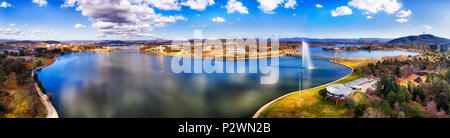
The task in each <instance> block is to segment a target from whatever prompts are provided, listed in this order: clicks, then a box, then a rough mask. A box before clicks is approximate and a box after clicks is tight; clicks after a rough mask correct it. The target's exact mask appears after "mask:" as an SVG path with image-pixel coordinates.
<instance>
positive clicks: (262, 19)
mask: <svg viewBox="0 0 450 138" xmlns="http://www.w3.org/2000/svg"><path fill="white" fill-rule="evenodd" d="M97 1H98V3H96V2H97ZM449 15H450V1H448V0H133V1H131V0H0V39H26V40H106V39H154V38H163V39H190V38H192V37H193V32H194V30H196V29H201V30H202V31H203V37H204V38H255V37H270V36H273V35H277V36H279V37H314V38H360V37H361V38H369V37H370V38H374V37H376V38H396V37H402V36H407V35H417V34H420V33H422V31H425V32H426V33H431V34H435V35H437V36H441V37H446V38H450V33H449V32H450V25H449V24H450V16H449ZM76 24H78V25H76Z"/></svg>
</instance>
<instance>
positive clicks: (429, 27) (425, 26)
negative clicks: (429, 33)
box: [423, 25, 431, 29]
mask: <svg viewBox="0 0 450 138" xmlns="http://www.w3.org/2000/svg"><path fill="white" fill-rule="evenodd" d="M423 28H425V29H431V26H428V25H423Z"/></svg>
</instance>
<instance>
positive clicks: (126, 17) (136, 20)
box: [61, 0, 187, 39]
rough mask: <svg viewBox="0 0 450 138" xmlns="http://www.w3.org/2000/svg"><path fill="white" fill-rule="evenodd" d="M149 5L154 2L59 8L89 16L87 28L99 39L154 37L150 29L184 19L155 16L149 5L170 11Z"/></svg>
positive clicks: (108, 1) (105, 1) (73, 3)
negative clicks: (103, 37)
mask: <svg viewBox="0 0 450 138" xmlns="http://www.w3.org/2000/svg"><path fill="white" fill-rule="evenodd" d="M162 3H164V2H162ZM168 3H170V2H168ZM168 3H165V4H168ZM152 4H156V3H151V1H144V0H66V1H65V3H64V4H63V5H61V7H63V8H65V7H76V10H77V11H81V14H82V15H83V16H87V17H89V20H90V21H92V22H93V23H92V25H91V26H92V27H93V28H95V29H96V30H97V32H98V33H99V34H98V35H99V36H107V35H116V36H120V37H130V38H131V37H154V36H155V35H153V34H150V31H152V30H153V28H160V27H164V26H165V25H166V24H167V23H174V22H176V21H177V20H187V19H186V18H184V17H183V16H164V15H162V14H161V13H156V12H155V10H154V9H153V8H152V7H151V6H154V7H156V8H158V7H159V8H162V9H164V8H165V9H172V8H168V7H164V6H162V5H158V7H157V6H155V5H152ZM150 39H154V38H150Z"/></svg>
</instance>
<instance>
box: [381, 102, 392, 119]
mask: <svg viewBox="0 0 450 138" xmlns="http://www.w3.org/2000/svg"><path fill="white" fill-rule="evenodd" d="M381 111H383V113H384V114H385V115H387V116H392V109H391V106H390V105H389V103H388V102H386V101H384V102H383V104H382V105H381Z"/></svg>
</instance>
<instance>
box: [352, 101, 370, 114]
mask: <svg viewBox="0 0 450 138" xmlns="http://www.w3.org/2000/svg"><path fill="white" fill-rule="evenodd" d="M369 106H370V105H369V104H368V103H360V104H357V105H356V107H355V109H354V110H355V115H356V116H362V115H363V114H364V112H365V111H366V109H367V108H369Z"/></svg>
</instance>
